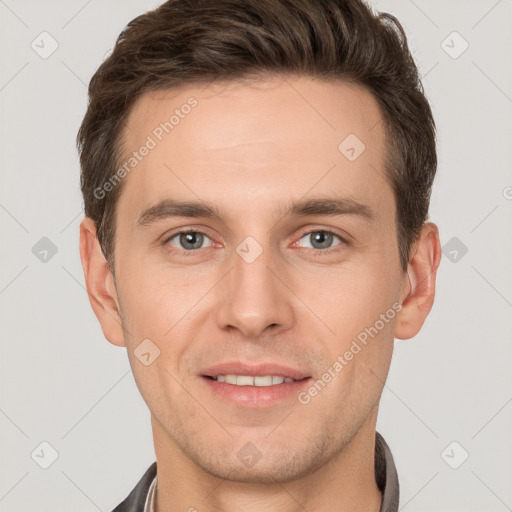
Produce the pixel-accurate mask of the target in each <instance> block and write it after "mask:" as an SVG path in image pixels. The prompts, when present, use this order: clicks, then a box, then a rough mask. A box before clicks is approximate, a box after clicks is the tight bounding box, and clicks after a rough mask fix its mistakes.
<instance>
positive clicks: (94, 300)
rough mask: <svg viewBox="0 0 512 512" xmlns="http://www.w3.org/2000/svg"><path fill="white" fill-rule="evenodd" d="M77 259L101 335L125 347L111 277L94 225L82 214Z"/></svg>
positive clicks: (112, 278) (117, 302) (115, 293)
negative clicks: (78, 258) (80, 262)
mask: <svg viewBox="0 0 512 512" xmlns="http://www.w3.org/2000/svg"><path fill="white" fill-rule="evenodd" d="M80 259H81V260H82V267H83V270H84V276H85V283H86V287H87V294H88V296H89V302H90V303H91V306H92V309H93V310H94V313H95V315H96V316H97V318H98V320H99V322H100V325H101V329H102V330H103V334H104V335H105V338H107V340H108V341H110V343H112V344H113V345H117V346H119V347H123V346H125V340H124V334H123V328H122V323H121V317H120V313H119V311H120V309H119V300H118V297H117V291H116V288H115V283H114V276H113V275H112V272H111V270H110V267H109V265H108V263H107V260H106V259H105V257H104V256H103V252H102V251H101V247H100V243H99V241H98V238H97V236H96V227H95V225H94V221H93V220H92V219H91V218H90V217H85V218H84V219H83V220H82V222H81V223H80Z"/></svg>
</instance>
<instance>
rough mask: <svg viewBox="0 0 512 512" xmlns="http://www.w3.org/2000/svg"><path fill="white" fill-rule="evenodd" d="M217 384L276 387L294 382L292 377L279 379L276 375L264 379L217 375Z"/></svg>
mask: <svg viewBox="0 0 512 512" xmlns="http://www.w3.org/2000/svg"><path fill="white" fill-rule="evenodd" d="M214 378H215V380H217V382H226V383H227V384H234V385H235V386H259V387H261V386H275V385H277V384H282V383H283V382H293V381H294V379H292V378H291V377H278V376H276V375H265V376H264V377H252V376H250V375H217V377H214Z"/></svg>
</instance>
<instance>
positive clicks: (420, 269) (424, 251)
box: [394, 222, 441, 340]
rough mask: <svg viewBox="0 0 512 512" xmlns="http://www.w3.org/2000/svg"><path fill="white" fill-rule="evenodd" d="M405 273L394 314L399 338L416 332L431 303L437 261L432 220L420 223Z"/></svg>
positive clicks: (436, 236) (436, 235) (438, 248)
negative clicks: (399, 301)
mask: <svg viewBox="0 0 512 512" xmlns="http://www.w3.org/2000/svg"><path fill="white" fill-rule="evenodd" d="M411 254H412V257H411V258H410V260H409V266H408V269H407V274H408V276H409V279H407V278H405V282H404V286H403V289H402V309H401V310H400V312H399V313H398V315H397V321H396V324H395V334H394V336H395V338H399V339H402V340H405V339H409V338H412V337H414V336H416V334H418V332H419V331H420V329H421V327H422V325H423V323H424V321H425V319H426V318H427V316H428V314H429V313H430V310H431V309H432V305H433V304H434V296H435V290H436V275H437V269H438V267H439V263H440V262H441V242H440V240H439V230H438V228H437V226H436V225H435V224H434V223H432V222H427V223H426V224H424V225H423V227H422V229H421V232H420V236H419V237H418V240H417V241H416V242H415V244H413V247H412V250H411Z"/></svg>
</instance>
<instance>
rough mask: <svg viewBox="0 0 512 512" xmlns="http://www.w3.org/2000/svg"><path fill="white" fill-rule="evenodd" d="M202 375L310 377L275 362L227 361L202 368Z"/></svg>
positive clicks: (296, 378) (295, 378)
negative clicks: (248, 362) (249, 362)
mask: <svg viewBox="0 0 512 512" xmlns="http://www.w3.org/2000/svg"><path fill="white" fill-rule="evenodd" d="M200 373H201V375H204V376H207V377H217V376H218V375H249V376H251V377H264V376H267V375H272V376H275V377H290V378H292V379H294V380H302V379H305V378H307V377H310V375H308V374H307V373H305V372H303V371H300V370H297V369H295V368H290V367H288V366H282V365H279V364H275V363H261V364H257V365H254V364H252V365H251V364H247V363H242V362H225V363H221V364H217V365H215V366H210V367H208V368H205V369H204V370H201V372H200Z"/></svg>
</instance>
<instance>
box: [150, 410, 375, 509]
mask: <svg viewBox="0 0 512 512" xmlns="http://www.w3.org/2000/svg"><path fill="white" fill-rule="evenodd" d="M376 419H377V411H376V410H375V411H374V413H372V414H371V415H370V416H369V417H368V418H367V420H366V421H365V423H363V425H362V426H361V428H360V429H359V431H358V432H357V433H356V434H355V435H354V436H353V437H352V439H351V440H350V441H349V443H348V444H346V445H345V446H344V447H343V449H342V450H341V451H339V452H338V453H337V454H336V455H335V456H333V457H332V458H331V459H330V460H329V461H328V462H327V463H326V464H324V465H323V466H321V467H320V468H317V469H316V470H312V472H311V473H309V474H308V475H306V476H304V477H301V478H298V479H295V480H292V481H287V482H276V483H273V484H272V483H271V484H268V483H253V482H249V483H248V482H237V481H232V480H226V479H223V478H218V477H216V476H214V475H212V474H210V473H207V472H206V471H204V470H203V469H202V468H201V467H199V466H198V465H197V464H196V463H195V462H194V461H192V460H191V459H190V458H188V457H187V456H186V455H185V454H184V453H183V452H182V451H181V450H180V449H179V448H178V446H176V444H175V443H174V442H173V440H172V439H171V438H170V437H169V436H168V435H167V433H166V432H165V430H164V429H163V428H162V426H161V424H160V423H159V422H158V420H156V418H154V416H151V422H152V427H153V438H154V445H155V455H156V460H157V471H158V484H157V493H156V506H155V512H176V511H188V512H197V511H200V512H235V511H239V510H244V512H256V511H261V510H267V511H269V512H303V511H304V510H315V511H318V512H323V511H333V510H336V511H340V512H344V511H347V512H348V511H351V512H378V511H379V510H380V506H381V501H382V493H381V492H380V490H379V488H378V487H377V483H376V480H375V469H374V464H375V425H376Z"/></svg>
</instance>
